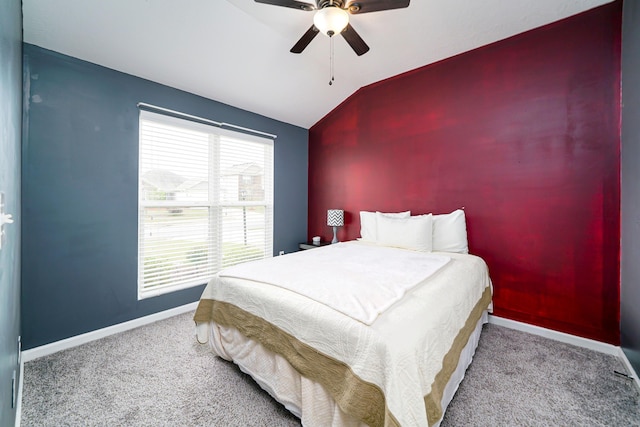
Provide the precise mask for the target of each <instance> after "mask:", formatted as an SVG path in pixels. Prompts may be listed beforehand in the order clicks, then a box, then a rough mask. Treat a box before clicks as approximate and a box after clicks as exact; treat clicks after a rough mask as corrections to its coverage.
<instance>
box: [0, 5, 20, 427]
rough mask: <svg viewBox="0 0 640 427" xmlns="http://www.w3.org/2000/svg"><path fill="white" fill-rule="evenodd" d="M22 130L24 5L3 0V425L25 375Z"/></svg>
mask: <svg viewBox="0 0 640 427" xmlns="http://www.w3.org/2000/svg"><path fill="white" fill-rule="evenodd" d="M21 133H22V4H21V2H20V0H7V1H5V0H2V1H0V192H3V193H4V194H5V202H6V203H5V204H6V211H7V212H8V213H10V214H11V215H13V218H14V220H15V222H14V223H13V224H10V225H7V226H5V228H4V229H5V236H4V239H3V243H2V249H1V250H0V426H11V425H13V424H14V423H15V416H16V412H15V408H14V409H12V408H11V394H12V391H11V384H12V379H13V377H14V376H15V378H16V387H17V383H18V381H19V380H20V379H19V378H18V376H19V369H18V368H19V366H18V363H17V360H18V335H19V334H20V142H21V136H20V135H21Z"/></svg>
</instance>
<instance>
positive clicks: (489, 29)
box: [23, 0, 611, 128]
mask: <svg viewBox="0 0 640 427" xmlns="http://www.w3.org/2000/svg"><path fill="white" fill-rule="evenodd" d="M302 1H306V2H308V3H312V2H313V1H312V0H302ZM610 1H611V0H411V3H410V5H409V7H408V8H405V9H395V10H390V11H384V12H373V13H367V14H358V15H352V16H351V19H350V23H351V25H352V26H353V27H354V28H355V29H356V30H357V31H358V33H359V34H360V36H362V38H363V39H364V40H365V41H366V43H367V44H368V45H369V46H370V48H371V50H370V51H369V52H368V53H366V54H365V55H363V56H357V55H356V54H355V53H354V52H353V50H352V49H351V48H350V47H349V46H348V45H347V43H346V42H345V41H344V40H343V39H342V38H340V37H337V38H336V39H335V43H334V49H335V53H334V64H335V65H334V67H335V82H334V84H333V85H331V86H329V84H328V82H329V76H330V69H329V59H330V56H329V46H330V42H329V38H328V37H326V36H322V35H318V36H317V37H316V38H315V39H314V40H313V41H312V42H311V44H310V45H309V46H308V47H307V48H306V49H305V50H304V52H302V53H301V54H292V53H290V52H289V49H290V48H291V47H292V46H293V45H294V43H295V42H296V41H297V40H298V39H299V38H300V37H301V36H302V34H303V33H304V32H305V31H306V30H307V29H308V28H309V27H310V26H311V24H312V22H313V12H304V11H301V10H295V9H289V8H283V7H275V6H270V5H265V4H259V3H256V2H254V0H183V1H176V0H108V1H99V0H56V1H42V0H23V15H24V40H25V42H27V43H31V44H34V45H37V46H41V47H43V48H46V49H51V50H54V51H56V52H60V53H63V54H66V55H70V56H73V57H76V58H80V59H83V60H86V61H90V62H93V63H96V64H99V65H103V66H106V67H109V68H112V69H115V70H118V71H122V72H125V73H128V74H132V75H135V76H139V77H142V78H145V79H149V80H152V81H155V82H158V83H162V84H165V85H168V86H172V87H175V88H178V89H182V90H185V91H187V92H191V93H194V94H197V95H200V96H204V97H207V98H210V99H214V100H216V101H220V102H223V103H225V104H229V105H232V106H235V107H239V108H242V109H245V110H249V111H252V112H255V113H258V114H262V115H265V116H268V117H271V118H273V119H277V120H281V121H283V122H287V123H291V124H294V125H298V126H301V127H304V128H309V127H311V126H312V125H313V124H314V123H316V122H317V121H318V120H320V119H321V118H322V117H323V116H324V115H326V114H327V113H328V112H330V111H331V110H332V109H333V108H335V107H336V106H337V105H338V104H340V103H341V102H342V101H344V100H345V99H346V98H347V97H349V96H350V95H351V94H353V93H354V92H355V91H357V90H358V89H359V88H361V87H363V86H366V85H368V84H371V83H374V82H376V81H380V80H383V79H385V78H388V77H392V76H394V75H397V74H400V73H403V72H405V71H409V70H412V69H415V68H418V67H421V66H423V65H427V64H430V63H433V62H436V61H439V60H442V59H445V58H448V57H451V56H454V55H457V54H459V53H462V52H466V51H469V50H472V49H475V48H477V47H480V46H483V45H486V44H489V43H492V42H495V41H498V40H502V39H505V38H508V37H510V36H513V35H515V34H518V33H521V32H524V31H527V30H530V29H533V28H536V27H539V26H542V25H545V24H548V23H551V22H554V21H557V20H560V19H563V18H566V17H568V16H571V15H574V14H577V13H580V12H583V11H585V10H588V9H591V8H593V7H597V6H599V5H602V4H605V3H608V2H610Z"/></svg>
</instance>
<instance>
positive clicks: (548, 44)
mask: <svg viewBox="0 0 640 427" xmlns="http://www.w3.org/2000/svg"><path fill="white" fill-rule="evenodd" d="M621 13H622V2H621V1H616V2H614V3H610V4H607V5H605V6H601V7H599V8H596V9H593V10H590V11H587V12H585V13H582V14H580V15H576V16H574V17H570V18H568V19H565V20H563V21H560V22H557V23H554V24H551V25H548V26H545V27H542V28H539V29H535V30H532V31H529V32H527V33H524V34H521V35H518V36H515V37H512V38H509V39H507V40H504V41H500V42H497V43H494V44H492V45H489V46H485V47H482V48H480V49H476V50H474V51H472V52H468V53H464V54H462V55H459V56H456V57H454V58H450V59H447V60H444V61H442V62H439V63H436V64H432V65H429V66H425V67H423V68H420V69H417V70H414V71H411V72H409V73H405V74H403V75H400V76H396V77H394V78H391V79H388V80H385V81H382V82H379V83H376V84H373V85H370V86H367V87H364V88H362V89H360V90H359V91H358V92H356V93H355V94H354V95H353V96H351V97H350V98H349V99H347V100H346V101H345V102H343V103H342V104H341V105H340V106H339V107H337V108H336V109H335V110H334V111H332V112H331V113H329V114H328V115H327V116H326V117H324V118H323V119H322V120H321V121H320V122H318V123H317V124H316V125H314V126H313V127H312V128H311V130H310V142H309V218H308V223H309V229H308V235H309V237H311V236H314V235H321V236H323V239H328V240H330V239H331V236H332V231H331V229H330V227H328V226H327V225H326V212H327V209H330V208H340V209H344V210H345V211H346V212H345V213H346V218H345V222H346V224H345V226H344V227H343V228H341V229H340V231H339V234H338V237H339V238H340V240H348V239H355V238H357V237H359V235H360V218H359V211H360V210H372V211H374V210H380V211H401V210H407V209H411V210H412V212H413V213H414V214H420V213H427V212H433V213H445V212H450V211H452V210H454V209H456V208H459V207H462V206H464V207H465V211H466V216H467V227H468V237H469V247H470V251H471V253H473V254H477V255H479V256H482V257H483V258H484V259H485V260H486V261H487V263H488V265H489V269H490V274H491V277H492V280H493V283H494V288H495V293H494V305H495V311H494V313H495V314H496V315H498V316H501V317H505V318H509V319H513V320H518V321H522V322H527V323H531V324H534V325H539V326H542V327H546V328H551V329H555V330H558V331H563V332H567V333H571V334H575V335H579V336H583V337H587V338H592V339H596V340H600V341H605V342H609V343H612V344H618V343H619V284H620V261H619V255H620V45H621V41H620V37H621V36H620V34H621ZM327 90H330V89H327Z"/></svg>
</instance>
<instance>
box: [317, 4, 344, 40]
mask: <svg viewBox="0 0 640 427" xmlns="http://www.w3.org/2000/svg"><path fill="white" fill-rule="evenodd" d="M348 23H349V14H348V13H347V12H346V11H345V10H342V9H340V8H339V7H336V6H327V7H324V8H322V9H320V10H319V11H317V12H316V14H315V15H314V16H313V25H315V26H316V28H317V29H318V30H320V32H321V33H322V34H324V35H325V36H329V37H331V36H333V35H334V34H340V33H341V32H342V30H344V28H345V27H346V26H347V24H348Z"/></svg>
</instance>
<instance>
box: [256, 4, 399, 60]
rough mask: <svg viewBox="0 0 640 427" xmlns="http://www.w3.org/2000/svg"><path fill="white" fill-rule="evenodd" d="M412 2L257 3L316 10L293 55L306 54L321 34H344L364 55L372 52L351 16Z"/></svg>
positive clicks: (358, 52) (293, 50)
mask: <svg viewBox="0 0 640 427" xmlns="http://www.w3.org/2000/svg"><path fill="white" fill-rule="evenodd" d="M409 1H410V0H314V3H315V4H311V3H305V2H302V1H297V0H255V2H256V3H264V4H270V5H273V6H282V7H290V8H293V9H298V10H302V11H305V12H310V11H313V10H315V11H316V13H315V15H314V17H313V25H312V26H311V28H309V29H308V30H307V32H306V33H304V34H303V35H302V37H301V38H300V40H298V42H297V43H296V44H295V45H294V46H293V47H292V48H291V52H292V53H302V51H303V50H304V49H305V48H306V47H307V45H309V43H311V40H313V39H314V37H315V36H316V35H317V34H318V33H322V34H325V35H327V36H329V37H332V36H334V35H335V34H341V35H342V37H344V39H345V40H346V41H347V43H348V44H349V46H351V48H352V49H353V50H354V52H355V53H356V54H357V55H358V56H360V55H364V54H365V53H367V52H368V51H369V46H367V44H366V43H365V42H364V40H362V37H360V35H359V34H358V33H357V32H356V30H354V29H353V27H352V26H351V24H349V14H351V15H356V14H360V13H368V12H378V11H382V10H389V9H401V8H404V7H408V6H409Z"/></svg>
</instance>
